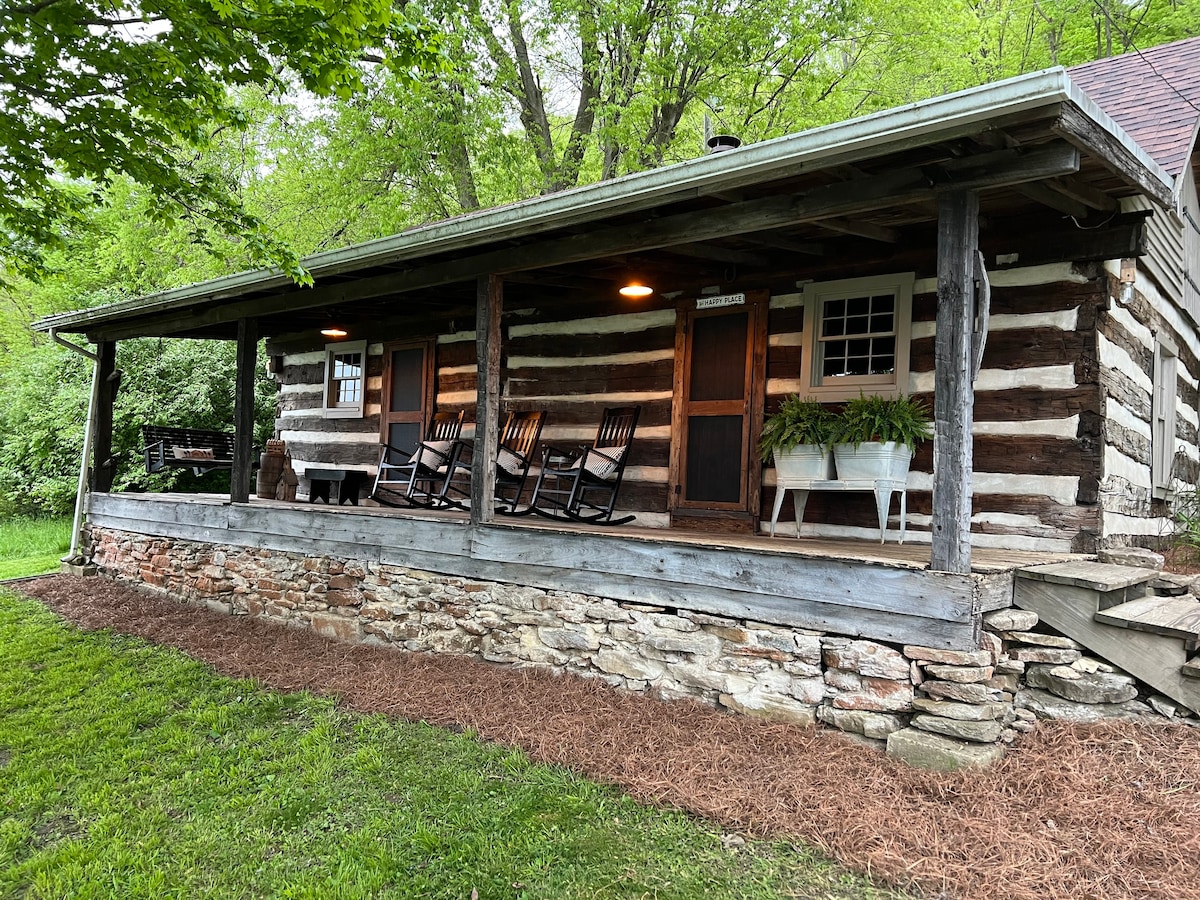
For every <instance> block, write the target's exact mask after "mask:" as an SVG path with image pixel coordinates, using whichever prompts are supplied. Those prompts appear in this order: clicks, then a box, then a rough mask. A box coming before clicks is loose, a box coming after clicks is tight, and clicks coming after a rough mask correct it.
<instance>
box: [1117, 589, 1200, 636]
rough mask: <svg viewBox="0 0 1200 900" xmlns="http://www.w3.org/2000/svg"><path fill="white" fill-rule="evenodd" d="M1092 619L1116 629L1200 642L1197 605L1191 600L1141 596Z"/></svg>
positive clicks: (1199, 609)
mask: <svg viewBox="0 0 1200 900" xmlns="http://www.w3.org/2000/svg"><path fill="white" fill-rule="evenodd" d="M1093 618H1095V620H1096V621H1097V622H1104V623H1106V624H1108V625H1116V626H1118V627H1119V628H1131V629H1133V630H1134V631H1149V632H1151V633H1153V634H1163V635H1166V636H1167V637H1177V638H1179V639H1180V640H1184V641H1195V640H1200V602H1197V600H1196V598H1195V597H1190V596H1183V597H1142V598H1141V599H1139V600H1130V601H1129V602H1127V603H1121V604H1119V605H1117V606H1112V607H1109V608H1108V609H1101V610H1099V611H1098V612H1097V613H1096V615H1095V616H1094V617H1093Z"/></svg>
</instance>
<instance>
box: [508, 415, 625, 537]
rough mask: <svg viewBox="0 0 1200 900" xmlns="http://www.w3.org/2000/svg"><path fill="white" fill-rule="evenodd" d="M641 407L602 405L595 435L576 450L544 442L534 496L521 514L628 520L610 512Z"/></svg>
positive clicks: (618, 522)
mask: <svg viewBox="0 0 1200 900" xmlns="http://www.w3.org/2000/svg"><path fill="white" fill-rule="evenodd" d="M641 410H642V408H641V407H640V406H626V407H618V408H612V409H606V410H604V417H603V419H601V421H600V427H599V429H597V431H596V439H595V440H594V441H593V442H592V444H591V446H590V447H584V448H581V450H580V452H578V453H571V452H569V451H566V450H562V449H559V448H556V447H546V448H545V449H544V450H543V451H542V465H541V471H540V472H539V473H538V479H537V483H536V484H535V485H534V488H533V499H532V500H531V501H530V506H529V509H527V510H522V513H530V512H533V513H537V514H538V515H539V516H544V517H545V518H548V519H560V520H562V519H566V520H570V521H573V522H587V523H592V524H597V525H624V524H626V523H628V522H632V521H633V519H634V517H633V516H622V517H621V518H619V519H614V518H613V517H612V514H613V508H614V506H616V502H617V492H618V491H619V490H620V489H621V481H622V479H623V478H624V475H625V464H626V462H627V461H628V459H629V447H630V444H632V443H633V432H634V429H635V428H637V420H638V416H639V415H640V414H641Z"/></svg>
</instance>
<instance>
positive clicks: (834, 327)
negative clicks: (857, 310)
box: [821, 319, 846, 337]
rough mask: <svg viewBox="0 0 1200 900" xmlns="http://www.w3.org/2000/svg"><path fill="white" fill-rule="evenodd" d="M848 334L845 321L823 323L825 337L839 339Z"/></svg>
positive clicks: (822, 328)
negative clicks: (840, 336)
mask: <svg viewBox="0 0 1200 900" xmlns="http://www.w3.org/2000/svg"><path fill="white" fill-rule="evenodd" d="M845 333H846V320H845V319H826V320H825V321H824V322H822V323H821V334H822V336H823V337H838V336H839V335H843V334H845Z"/></svg>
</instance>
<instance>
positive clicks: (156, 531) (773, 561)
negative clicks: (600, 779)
mask: <svg viewBox="0 0 1200 900" xmlns="http://www.w3.org/2000/svg"><path fill="white" fill-rule="evenodd" d="M91 516H92V520H93V522H94V524H95V525H97V526H98V527H101V528H112V529H117V530H121V531H129V532H134V533H141V534H147V535H154V536H162V537H171V538H177V539H182V540H191V541H197V542H200V543H209V544H227V545H233V546H242V547H252V548H256V549H260V550H271V551H275V552H281V553H282V552H299V553H308V554H311V555H314V556H320V555H329V556H336V557H343V558H348V559H355V560H359V561H366V562H378V563H381V564H384V565H390V566H400V567H405V568H411V569H417V570H421V571H426V572H437V573H440V574H444V575H448V576H452V577H461V578H471V579H479V580H486V581H497V582H504V583H509V584H520V585H527V586H530V587H539V588H544V589H548V590H568V591H577V592H579V593H583V594H590V595H593V596H600V597H609V598H611V599H614V600H618V601H623V602H632V603H643V604H645V603H650V604H656V605H660V606H667V607H674V608H678V609H688V610H692V611H695V612H700V613H708V614H712V615H720V616H727V617H730V618H736V619H746V620H750V621H753V622H769V623H772V624H778V625H789V626H795V627H801V628H811V629H814V630H818V631H824V632H830V633H837V634H845V635H857V636H861V637H864V638H869V639H874V640H883V641H890V642H893V643H907V644H921V645H923V646H929V647H943V648H947V649H974V648H975V647H976V646H977V645H978V639H979V628H980V612H981V610H983V609H989V608H995V607H996V606H997V605H1008V603H1009V602H1011V596H1012V587H1011V584H1012V574H1011V572H1001V573H995V574H988V575H984V574H979V573H975V574H967V575H963V574H954V573H946V572H932V571H928V570H925V569H922V568H915V567H913V566H911V565H903V566H899V565H892V564H884V563H880V562H878V561H872V560H869V559H861V558H855V557H840V558H836V557H825V558H817V557H806V558H804V559H803V560H800V559H798V557H797V556H796V555H795V554H793V553H791V552H781V551H780V550H778V549H774V548H772V547H770V546H769V545H765V546H764V547H763V548H762V549H757V548H751V547H748V546H736V547H722V546H711V545H707V544H698V543H696V542H687V541H672V540H671V539H670V536H669V535H664V536H663V537H662V538H657V537H655V538H648V537H646V536H635V535H629V534H621V533H602V534H601V533H595V532H586V533H579V532H577V531H575V530H573V529H569V528H564V529H558V528H551V527H523V526H521V525H514V524H508V523H499V522H497V523H492V524H488V525H471V524H469V523H467V522H465V521H463V520H462V519H458V520H451V519H432V518H418V517H416V516H412V515H409V516H405V515H395V514H392V513H385V512H379V511H376V510H371V509H365V508H364V509H359V508H357V507H354V508H340V507H329V508H324V507H312V506H309V505H308V504H283V503H276V502H274V501H272V502H269V503H267V502H264V503H263V504H262V505H258V504H255V503H248V504H230V503H228V502H224V503H223V502H221V501H219V500H217V499H216V498H214V499H212V500H208V501H196V500H192V499H178V498H174V497H151V496H148V495H122V494H100V495H96V496H95V497H94V498H93V505H92V511H91ZM877 546H878V545H875V544H871V545H869V547H868V550H869V551H873V550H874V549H875V548H876V547H877ZM786 549H787V550H791V549H792V548H790V547H788V548H786ZM1001 594H1002V595H1003V601H1002V602H1000V603H997V602H995V596H999V595H1001Z"/></svg>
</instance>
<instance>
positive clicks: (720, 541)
mask: <svg viewBox="0 0 1200 900" xmlns="http://www.w3.org/2000/svg"><path fill="white" fill-rule="evenodd" d="M121 496H122V497H126V498H129V499H137V498H140V497H144V498H146V499H154V500H159V501H161V500H171V501H174V502H176V503H184V504H187V503H197V504H204V505H213V504H217V505H219V504H227V503H229V497H228V495H225V494H123V495H121ZM250 502H251V505H252V506H254V507H258V508H262V507H279V508H283V509H290V510H310V511H311V512H312V513H313V514H314V515H318V516H324V515H347V516H370V517H389V518H390V517H395V518H403V519H412V520H431V521H438V522H461V523H463V524H464V525H465V524H466V523H467V514H466V513H465V512H460V511H454V510H449V511H443V510H422V509H395V508H391V507H384V506H330V505H327V504H324V503H311V504H310V503H308V502H307V501H304V500H300V501H295V502H287V501H282V500H263V499H260V498H257V497H251V500H250ZM494 525H495V526H496V527H502V528H512V529H534V530H537V531H541V532H546V531H549V532H557V533H562V534H609V535H620V536H622V537H625V538H630V539H633V540H638V541H646V542H653V543H666V544H673V545H692V546H702V547H708V548H719V549H732V550H736V549H745V550H753V551H755V552H758V553H763V552H766V553H771V554H780V555H786V556H796V557H803V558H811V559H825V560H847V561H862V562H868V563H873V564H876V565H885V566H894V567H898V568H906V569H914V570H925V569H928V568H929V563H930V554H931V548H930V546H929V544H926V543H915V542H912V541H911V540H910V541H909V542H907V543H904V544H898V543H896V542H895V541H893V540H889V541H888V542H887V543H885V544H880V543H879V542H878V541H874V540H854V539H846V538H820V537H808V536H805V537H801V538H797V537H795V536H794V535H782V536H780V535H777V536H776V537H770V536H768V535H766V534H722V533H715V532H709V531H694V530H687V529H681V528H669V529H668V528H649V527H645V526H638V525H634V524H630V525H618V526H612V527H604V526H598V525H581V524H577V523H574V522H552V521H549V520H547V519H542V518H538V517H536V516H528V517H525V516H522V517H506V516H498V517H497V518H496V520H495V522H494ZM910 535H911V532H910ZM1088 558H1090V557H1088V556H1087V555H1083V554H1070V553H1045V552H1034V551H1022V550H997V549H991V548H985V547H976V548H973V550H972V552H971V571H972V572H975V573H977V574H982V575H987V574H999V573H1005V572H1012V571H1015V570H1016V569H1021V568H1024V567H1025V566H1037V565H1045V564H1048V563H1055V562H1067V561H1070V560H1081V559H1088Z"/></svg>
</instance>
